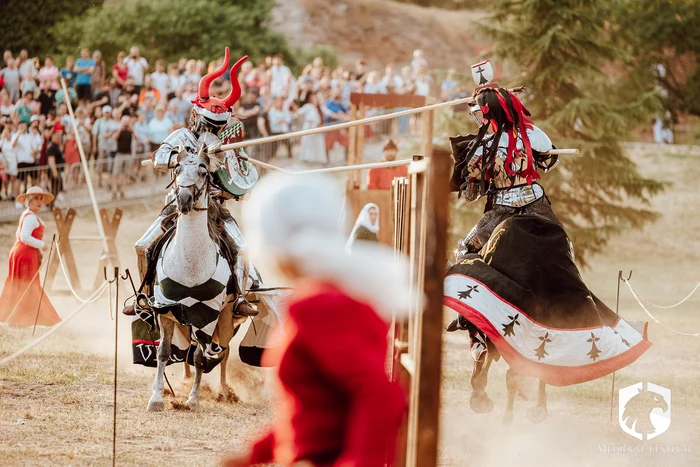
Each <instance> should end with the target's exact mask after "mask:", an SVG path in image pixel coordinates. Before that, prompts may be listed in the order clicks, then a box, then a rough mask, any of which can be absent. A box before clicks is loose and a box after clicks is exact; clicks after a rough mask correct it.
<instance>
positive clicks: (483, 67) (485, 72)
mask: <svg viewBox="0 0 700 467" xmlns="http://www.w3.org/2000/svg"><path fill="white" fill-rule="evenodd" d="M472 78H474V82H475V83H476V85H477V86H483V85H485V84H489V83H490V82H491V80H492V79H493V68H491V62H489V61H488V60H484V61H483V62H479V63H476V64H474V65H472Z"/></svg>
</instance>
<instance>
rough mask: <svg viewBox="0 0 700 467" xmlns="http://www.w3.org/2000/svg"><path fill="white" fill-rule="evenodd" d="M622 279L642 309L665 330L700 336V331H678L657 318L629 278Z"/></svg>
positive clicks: (689, 335) (680, 334)
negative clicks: (646, 305) (645, 304)
mask: <svg viewBox="0 0 700 467" xmlns="http://www.w3.org/2000/svg"><path fill="white" fill-rule="evenodd" d="M622 281H623V282H624V283H625V285H627V288H628V289H630V292H632V296H634V298H635V300H637V303H639V306H640V307H642V310H644V312H645V313H646V314H647V315H649V317H650V318H651V319H652V320H654V322H655V323H656V324H658V325H659V326H661V327H662V328H664V329H665V330H667V331H669V332H672V333H674V334H678V335H679V336H686V337H700V332H697V333H687V332H681V331H676V330H675V329H671V328H670V327H668V326H666V325H665V324H664V323H662V322H661V321H659V320H658V319H656V317H655V316H654V315H652V314H651V312H650V311H649V310H647V307H645V306H644V303H642V301H641V299H640V297H639V294H637V292H636V291H635V290H634V289H633V288H632V285H631V284H630V281H629V280H627V279H624V278H623V279H622Z"/></svg>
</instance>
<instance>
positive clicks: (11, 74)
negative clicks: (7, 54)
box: [0, 58, 20, 102]
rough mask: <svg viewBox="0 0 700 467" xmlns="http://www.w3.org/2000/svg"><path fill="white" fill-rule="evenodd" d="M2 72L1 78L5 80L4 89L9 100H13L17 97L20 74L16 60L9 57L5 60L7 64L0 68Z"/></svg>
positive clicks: (0, 72)
mask: <svg viewBox="0 0 700 467" xmlns="http://www.w3.org/2000/svg"><path fill="white" fill-rule="evenodd" d="M0 74H2V79H3V81H4V82H5V85H4V89H6V90H7V92H8V94H9V97H10V100H11V101H12V102H15V101H16V100H17V99H19V84H20V75H19V70H18V69H17V60H15V59H14V58H9V59H8V61H7V66H6V67H5V68H3V69H2V70H0Z"/></svg>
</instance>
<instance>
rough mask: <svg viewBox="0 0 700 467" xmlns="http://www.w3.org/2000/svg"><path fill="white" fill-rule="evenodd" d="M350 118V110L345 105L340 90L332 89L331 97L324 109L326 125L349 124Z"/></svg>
mask: <svg viewBox="0 0 700 467" xmlns="http://www.w3.org/2000/svg"><path fill="white" fill-rule="evenodd" d="M349 118H350V115H349V113H348V108H347V107H345V105H344V104H343V100H342V99H341V93H340V90H339V89H332V90H331V95H330V97H328V100H327V101H326V105H325V107H324V109H323V122H324V123H325V124H326V125H331V124H333V123H340V122H347V121H348V120H349Z"/></svg>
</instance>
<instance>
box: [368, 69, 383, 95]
mask: <svg viewBox="0 0 700 467" xmlns="http://www.w3.org/2000/svg"><path fill="white" fill-rule="evenodd" d="M362 92H364V93H365V94H386V93H387V92H386V87H385V86H384V84H383V83H382V82H381V80H380V79H379V73H377V72H376V71H370V72H369V74H368V75H367V82H366V83H365V88H364V89H363V90H362Z"/></svg>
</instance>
